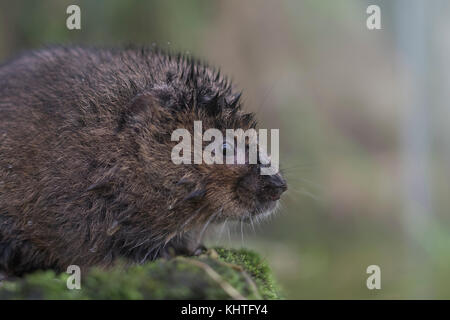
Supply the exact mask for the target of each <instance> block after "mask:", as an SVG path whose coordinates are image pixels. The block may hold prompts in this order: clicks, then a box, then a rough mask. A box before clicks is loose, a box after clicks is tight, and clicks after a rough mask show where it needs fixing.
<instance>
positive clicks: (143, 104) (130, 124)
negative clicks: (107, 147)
mask: <svg viewBox="0 0 450 320" xmlns="http://www.w3.org/2000/svg"><path fill="white" fill-rule="evenodd" d="M168 115H169V112H168V111H167V110H165V109H164V108H163V107H161V105H160V104H159V102H158V100H157V99H156V98H155V97H154V96H152V95H151V94H150V93H141V94H138V95H137V96H136V97H134V98H133V99H132V100H131V101H130V103H129V104H128V105H127V106H126V107H125V108H124V110H123V111H122V112H121V114H120V117H119V121H118V125H117V132H120V131H122V130H124V129H125V128H133V129H134V130H139V129H140V128H143V127H149V126H154V125H156V124H159V123H162V122H164V121H166V120H167V117H168Z"/></svg>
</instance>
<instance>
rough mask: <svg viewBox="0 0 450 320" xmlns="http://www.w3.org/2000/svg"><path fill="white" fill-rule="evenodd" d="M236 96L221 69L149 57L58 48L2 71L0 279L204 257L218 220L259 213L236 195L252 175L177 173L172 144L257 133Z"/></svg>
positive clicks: (188, 169) (242, 170)
mask: <svg viewBox="0 0 450 320" xmlns="http://www.w3.org/2000/svg"><path fill="white" fill-rule="evenodd" d="M239 97H240V94H239V92H236V91H235V90H234V89H233V87H232V85H231V83H230V82H229V81H228V80H227V79H226V78H225V77H223V76H222V75H221V74H220V72H218V71H217V70H215V69H213V68H210V67H208V66H207V65H205V64H203V63H200V62H198V61H196V60H193V59H189V58H186V57H183V56H181V55H178V56H175V55H170V54H166V53H163V52H159V51H155V50H151V49H146V48H143V49H142V48H139V49H137V48H128V49H95V48H79V47H71V48H64V47H55V48H48V49H43V50H38V51H33V52H28V53H25V54H23V55H21V56H20V57H18V58H16V59H14V60H11V61H9V62H7V63H5V64H3V65H2V66H1V67H0V155H1V156H0V271H3V272H5V273H6V274H9V275H21V274H23V273H26V272H29V271H33V270H36V269H46V268H52V269H55V270H58V271H62V270H65V269H66V268H67V266H69V265H71V264H76V265H79V266H81V267H89V266H92V265H102V266H108V265H110V264H111V263H113V262H114V261H115V259H116V258H117V257H124V258H127V259H129V260H130V261H134V262H144V261H147V260H151V259H155V258H157V257H159V256H165V255H168V254H170V253H171V252H176V253H182V254H192V253H193V252H195V250H196V248H197V246H198V245H199V242H198V237H199V234H200V233H201V231H202V229H203V228H204V227H205V226H206V225H207V224H209V223H211V221H212V220H216V219H217V220H220V219H224V218H225V217H226V218H228V217H231V218H233V217H239V215H241V214H242V212H245V210H247V209H243V208H244V207H246V206H247V207H249V208H250V207H251V206H254V202H255V201H256V198H255V197H256V195H255V196H252V195H251V194H250V195H249V193H248V192H247V193H246V194H245V196H241V195H239V193H238V192H237V188H239V186H238V185H237V181H239V179H241V178H242V177H243V176H244V175H245V174H246V173H247V171H248V170H254V169H252V168H249V167H248V166H236V167H229V166H221V167H212V166H207V165H190V166H180V165H175V164H173V163H172V162H171V161H170V152H171V149H172V147H173V146H174V145H175V144H176V142H171V141H170V135H171V133H172V131H173V130H175V129H177V128H181V127H184V128H187V129H189V130H190V131H192V129H193V121H194V120H202V121H203V127H204V128H203V129H204V130H206V129H207V128H208V127H214V128H218V129H225V128H243V129H244V130H245V129H246V128H250V127H254V126H255V121H254V117H253V115H252V114H247V113H244V112H243V111H241V107H240V99H239ZM254 179H259V178H257V176H255V178H254ZM255 183H256V181H255ZM250 188H251V187H250ZM252 201H253V202H252Z"/></svg>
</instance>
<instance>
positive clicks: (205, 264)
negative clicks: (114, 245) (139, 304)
mask: <svg viewBox="0 0 450 320" xmlns="http://www.w3.org/2000/svg"><path fill="white" fill-rule="evenodd" d="M124 269H126V270H125V271H126V272H124ZM68 278H69V275H68V274H66V273H62V274H55V273H54V272H53V271H39V272H35V273H32V274H29V275H27V276H26V277H25V278H23V279H20V280H16V281H5V282H4V283H3V284H1V285H0V299H102V300H104V299H133V300H135V299H279V298H280V293H279V290H278V288H277V287H276V285H275V284H274V281H273V280H272V275H271V271H270V269H269V267H268V266H267V264H266V263H265V262H264V261H262V260H261V258H259V256H258V255H257V254H256V253H254V252H252V251H248V250H225V249H221V248H216V250H209V251H208V252H207V253H206V254H204V255H201V256H199V257H195V258H186V257H176V258H173V259H171V260H162V259H160V260H158V261H155V262H151V263H147V264H144V265H139V266H132V267H128V268H125V267H124V266H116V267H114V268H112V269H110V270H101V269H92V270H90V271H89V273H88V274H87V275H86V276H83V275H82V277H81V279H82V281H81V289H79V290H77V289H73V290H69V289H67V285H66V283H67V280H68Z"/></svg>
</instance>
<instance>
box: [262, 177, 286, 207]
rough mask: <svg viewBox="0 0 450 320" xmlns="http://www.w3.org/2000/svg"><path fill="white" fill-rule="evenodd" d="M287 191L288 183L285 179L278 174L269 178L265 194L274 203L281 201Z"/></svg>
mask: <svg viewBox="0 0 450 320" xmlns="http://www.w3.org/2000/svg"><path fill="white" fill-rule="evenodd" d="M286 190H287V183H286V180H284V179H283V177H282V176H281V175H280V174H279V173H277V174H274V175H271V176H267V178H266V179H265V183H264V193H265V195H266V197H267V198H269V199H270V200H272V201H276V200H279V199H280V197H281V195H282V194H283V192H285V191H286Z"/></svg>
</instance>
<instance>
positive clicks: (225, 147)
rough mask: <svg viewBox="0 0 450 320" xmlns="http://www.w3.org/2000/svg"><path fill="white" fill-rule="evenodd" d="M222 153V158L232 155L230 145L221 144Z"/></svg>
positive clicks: (226, 143)
mask: <svg viewBox="0 0 450 320" xmlns="http://www.w3.org/2000/svg"><path fill="white" fill-rule="evenodd" d="M222 151H223V155H224V156H227V155H232V154H233V148H232V147H231V144H229V143H228V142H224V143H223V145H222Z"/></svg>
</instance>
